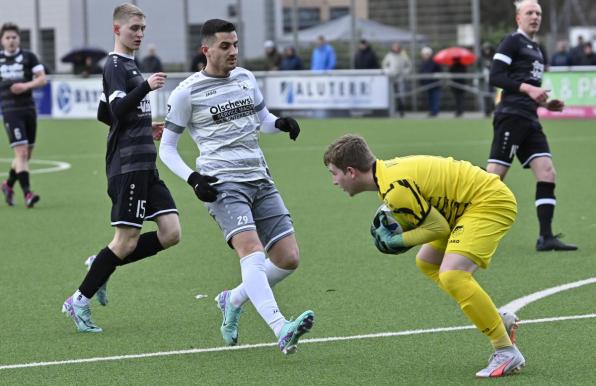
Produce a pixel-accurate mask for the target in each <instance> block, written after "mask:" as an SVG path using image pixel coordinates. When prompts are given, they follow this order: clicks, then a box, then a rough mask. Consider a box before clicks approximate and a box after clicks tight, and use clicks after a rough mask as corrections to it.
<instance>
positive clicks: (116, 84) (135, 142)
mask: <svg viewBox="0 0 596 386" xmlns="http://www.w3.org/2000/svg"><path fill="white" fill-rule="evenodd" d="M139 91H140V92H139ZM149 91H150V89H149V86H148V84H147V82H145V79H144V78H143V76H142V75H141V72H140V71H139V69H138V68H137V65H136V64H135V61H134V58H133V57H128V56H124V55H122V54H116V53H110V55H109V56H108V59H107V61H106V64H105V66H104V71H103V95H102V97H101V99H102V102H100V106H99V110H103V111H107V112H108V113H109V118H108V119H107V120H106V121H107V123H110V132H109V134H108V148H107V151H106V173H107V175H108V178H110V177H113V176H116V175H119V174H124V173H128V172H132V171H138V170H154V169H156V166H155V160H156V158H157V149H156V148H155V144H154V143H153V136H152V128H151V105H150V103H149V98H148V96H147V94H148V92H149ZM129 93H130V95H128V94H129ZM127 95H128V98H127ZM133 96H134V98H131V97H133ZM130 102H132V103H130ZM106 103H107V106H106ZM118 104H119V105H118ZM122 106H126V107H125V108H124V109H123V108H122Z"/></svg>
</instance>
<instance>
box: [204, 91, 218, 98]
mask: <svg viewBox="0 0 596 386" xmlns="http://www.w3.org/2000/svg"><path fill="white" fill-rule="evenodd" d="M215 94H217V90H209V91H207V92H206V93H205V96H206V97H208V96H210V95H215Z"/></svg>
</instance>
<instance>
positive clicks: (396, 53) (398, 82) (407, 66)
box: [381, 42, 412, 117]
mask: <svg viewBox="0 0 596 386" xmlns="http://www.w3.org/2000/svg"><path fill="white" fill-rule="evenodd" d="M381 67H382V68H383V70H384V71H385V73H386V74H387V75H389V76H390V77H391V78H392V79H393V88H394V91H395V94H396V96H397V97H396V100H397V111H399V115H400V116H401V117H403V116H404V114H405V106H404V98H403V97H402V96H401V95H400V93H403V92H405V91H406V82H405V79H404V78H405V76H406V75H409V74H410V73H411V72H412V61H411V60H410V58H409V57H408V54H407V53H406V51H404V50H403V49H402V47H401V44H399V43H397V42H396V43H393V46H391V51H389V52H387V55H385V57H384V58H383V61H382V63H381Z"/></svg>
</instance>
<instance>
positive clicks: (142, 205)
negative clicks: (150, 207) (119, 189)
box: [136, 200, 147, 218]
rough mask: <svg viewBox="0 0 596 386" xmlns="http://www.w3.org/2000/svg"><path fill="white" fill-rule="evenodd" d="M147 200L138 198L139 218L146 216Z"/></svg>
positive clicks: (137, 214) (137, 215)
mask: <svg viewBox="0 0 596 386" xmlns="http://www.w3.org/2000/svg"><path fill="white" fill-rule="evenodd" d="M146 202H147V200H138V201H137V213H136V217H137V218H145V203H146Z"/></svg>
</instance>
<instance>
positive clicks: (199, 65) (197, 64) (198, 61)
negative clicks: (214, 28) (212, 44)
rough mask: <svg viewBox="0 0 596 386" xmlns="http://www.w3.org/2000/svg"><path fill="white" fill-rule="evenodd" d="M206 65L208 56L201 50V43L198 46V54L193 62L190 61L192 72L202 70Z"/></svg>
mask: <svg viewBox="0 0 596 386" xmlns="http://www.w3.org/2000/svg"><path fill="white" fill-rule="evenodd" d="M206 65H207V57H206V56H205V54H204V53H203V51H202V50H201V45H200V44H199V45H198V47H197V54H196V55H195V56H194V57H193V58H192V62H191V63H190V72H199V71H202V70H203V68H205V66H206Z"/></svg>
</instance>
